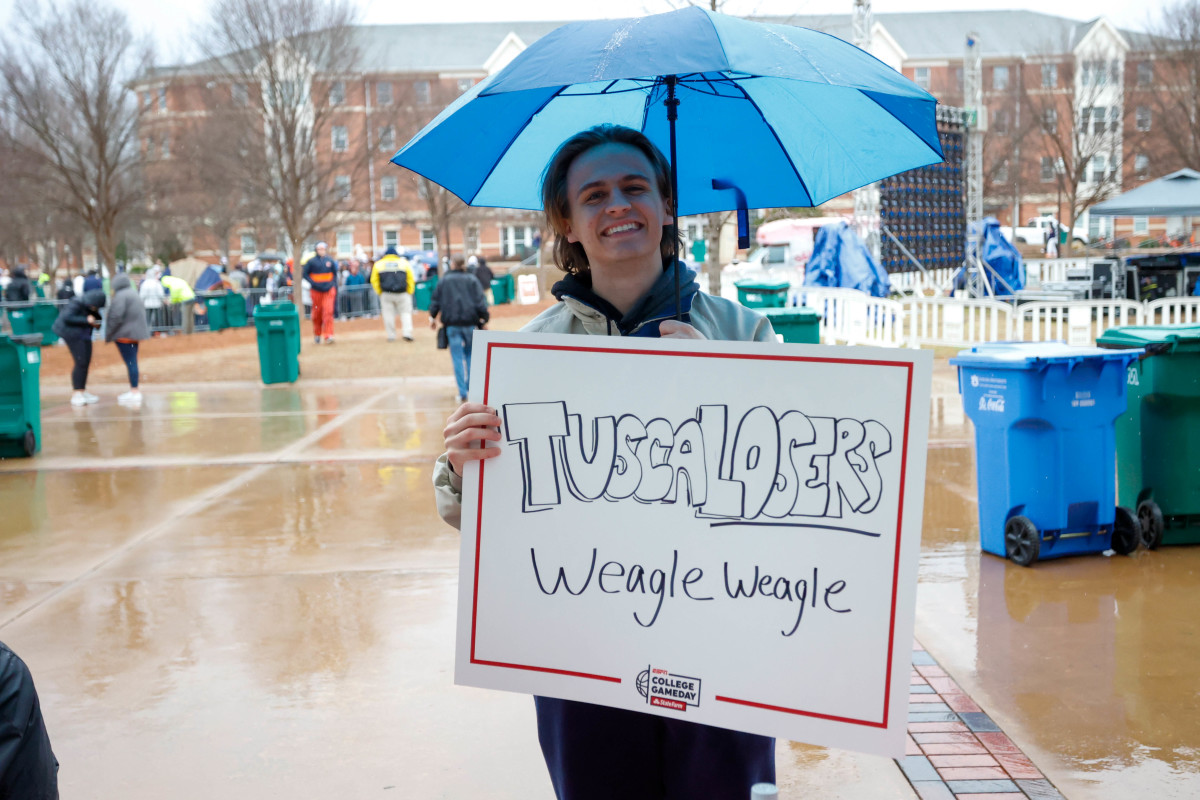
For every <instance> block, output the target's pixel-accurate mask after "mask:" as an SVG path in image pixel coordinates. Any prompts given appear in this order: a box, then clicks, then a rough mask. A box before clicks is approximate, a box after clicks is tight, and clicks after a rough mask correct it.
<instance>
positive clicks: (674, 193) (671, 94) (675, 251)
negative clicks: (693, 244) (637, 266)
mask: <svg viewBox="0 0 1200 800" xmlns="http://www.w3.org/2000/svg"><path fill="white" fill-rule="evenodd" d="M678 82H679V78H678V77H677V76H675V75H668V76H667V99H666V100H665V101H664V105H666V107H667V127H668V128H669V129H670V134H671V216H672V218H673V221H674V228H675V229H674V231H673V233H672V235H671V269H673V270H675V319H676V320H679V321H682V320H683V313H682V312H681V310H680V308H679V305H680V303H679V295H680V294H681V287H680V281H681V280H682V276H681V275H680V272H681V270H680V269H679V170H678V167H676V165H675V120H676V119H677V118H678V117H679V113H678V112H679V98H677V97H676V96H675V84H677V83H678Z"/></svg>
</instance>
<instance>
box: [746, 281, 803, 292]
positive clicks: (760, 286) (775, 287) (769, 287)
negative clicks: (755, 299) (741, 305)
mask: <svg viewBox="0 0 1200 800" xmlns="http://www.w3.org/2000/svg"><path fill="white" fill-rule="evenodd" d="M733 285H734V286H736V287H737V288H739V289H746V290H748V291H751V292H783V291H787V290H788V289H790V288H791V286H792V285H791V284H790V283H788V282H787V281H783V282H780V283H761V282H759V281H737V282H735V283H734V284H733Z"/></svg>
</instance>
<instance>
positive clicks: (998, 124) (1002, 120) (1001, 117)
mask: <svg viewBox="0 0 1200 800" xmlns="http://www.w3.org/2000/svg"><path fill="white" fill-rule="evenodd" d="M990 127H991V130H992V133H998V134H1000V135H1001V136H1003V135H1005V134H1007V133H1008V110H1007V109H1004V108H1001V109H999V110H997V111H993V112H992V118H991V121H990Z"/></svg>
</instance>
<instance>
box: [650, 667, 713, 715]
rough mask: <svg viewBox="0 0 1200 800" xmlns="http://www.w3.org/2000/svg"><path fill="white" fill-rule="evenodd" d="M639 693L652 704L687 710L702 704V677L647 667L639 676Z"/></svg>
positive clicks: (676, 709) (675, 709)
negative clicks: (675, 673) (674, 673)
mask: <svg viewBox="0 0 1200 800" xmlns="http://www.w3.org/2000/svg"><path fill="white" fill-rule="evenodd" d="M637 690H638V694H640V695H641V696H642V697H644V698H646V702H647V703H649V704H650V705H652V706H659V707H661V708H669V709H672V710H674V711H687V707H688V706H697V707H699V705H700V679H699V678H689V677H687V676H686V675H673V674H671V673H670V672H668V671H667V670H665V669H659V668H658V667H646V668H645V669H644V670H642V671H641V672H640V673H638V676H637Z"/></svg>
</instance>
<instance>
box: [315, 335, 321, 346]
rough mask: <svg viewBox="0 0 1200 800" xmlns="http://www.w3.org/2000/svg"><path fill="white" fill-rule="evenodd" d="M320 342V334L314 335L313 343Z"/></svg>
mask: <svg viewBox="0 0 1200 800" xmlns="http://www.w3.org/2000/svg"><path fill="white" fill-rule="evenodd" d="M320 343H321V337H320V336H314V337H313V344H320Z"/></svg>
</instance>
